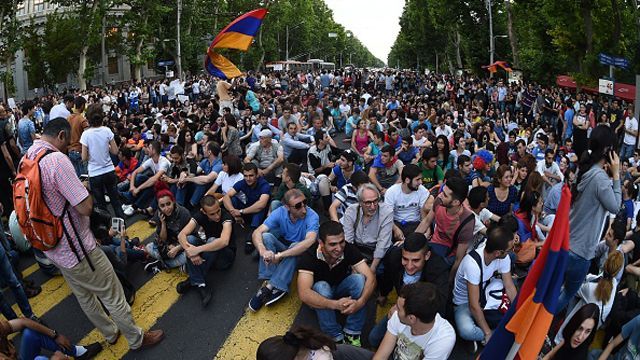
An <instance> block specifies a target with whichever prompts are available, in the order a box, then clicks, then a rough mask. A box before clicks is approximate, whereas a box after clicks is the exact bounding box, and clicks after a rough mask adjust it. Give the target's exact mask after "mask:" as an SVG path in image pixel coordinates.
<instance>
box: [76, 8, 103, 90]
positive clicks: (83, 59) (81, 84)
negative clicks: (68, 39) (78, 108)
mask: <svg viewBox="0 0 640 360" xmlns="http://www.w3.org/2000/svg"><path fill="white" fill-rule="evenodd" d="M100 2H101V1H98V0H94V1H93V4H92V5H91V10H90V12H89V13H88V14H81V16H83V18H84V20H86V22H87V23H86V25H85V26H86V27H85V29H84V30H85V33H86V34H87V36H84V37H85V40H84V43H83V44H82V47H81V49H80V59H79V61H78V88H79V89H80V90H81V91H84V90H87V79H86V78H85V71H86V70H87V53H88V52H89V44H88V43H87V42H88V38H89V36H88V33H89V32H90V30H91V27H92V26H93V20H94V19H93V15H94V14H95V13H96V10H97V9H98V5H99V4H100Z"/></svg>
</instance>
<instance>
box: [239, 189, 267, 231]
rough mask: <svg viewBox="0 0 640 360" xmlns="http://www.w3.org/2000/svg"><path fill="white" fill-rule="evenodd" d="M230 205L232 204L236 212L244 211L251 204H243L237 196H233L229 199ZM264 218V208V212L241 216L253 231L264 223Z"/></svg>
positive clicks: (265, 210) (265, 213) (265, 211)
mask: <svg viewBox="0 0 640 360" xmlns="http://www.w3.org/2000/svg"><path fill="white" fill-rule="evenodd" d="M231 203H232V204H233V207H234V208H235V209H238V210H240V209H246V208H248V207H249V205H251V204H245V203H244V202H242V200H241V199H240V198H239V197H237V196H234V197H232V198H231ZM266 216H267V208H266V207H265V208H264V210H262V211H260V212H257V213H255V214H246V215H244V216H243V218H244V220H245V222H246V223H249V225H250V226H251V227H252V228H254V229H255V228H257V227H258V226H260V225H261V224H262V223H263V222H264V219H265V218H266ZM247 220H248V221H247Z"/></svg>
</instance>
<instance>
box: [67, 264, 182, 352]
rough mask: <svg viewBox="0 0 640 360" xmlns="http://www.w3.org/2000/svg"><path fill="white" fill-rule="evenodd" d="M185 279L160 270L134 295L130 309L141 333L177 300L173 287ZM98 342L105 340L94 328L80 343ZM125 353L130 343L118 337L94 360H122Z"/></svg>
mask: <svg viewBox="0 0 640 360" xmlns="http://www.w3.org/2000/svg"><path fill="white" fill-rule="evenodd" d="M186 278H187V275H186V274H183V273H181V272H180V271H179V270H177V269H173V270H171V272H165V271H162V272H160V273H158V274H156V275H155V276H154V277H153V278H151V280H149V281H147V282H146V283H145V284H144V285H143V286H142V287H141V288H140V289H139V290H138V291H137V292H136V300H135V302H134V303H133V306H132V307H131V312H132V313H133V319H134V321H135V322H136V324H137V325H138V326H140V327H141V328H142V329H143V330H149V329H150V328H151V327H152V326H153V325H154V324H155V323H156V321H158V319H159V318H160V317H161V316H162V315H164V314H165V313H166V312H167V311H168V310H169V309H170V308H171V306H173V304H175V302H176V301H178V298H179V297H180V295H179V294H178V292H177V291H176V285H177V284H178V283H179V282H180V281H183V280H185V279H186ZM98 341H99V342H104V337H103V336H102V334H101V333H100V332H99V331H98V330H97V329H93V330H92V331H91V332H90V333H89V334H88V335H87V336H85V337H84V339H82V340H81V341H80V342H79V343H80V344H83V345H87V344H91V343H94V342H98ZM127 352H129V344H128V343H127V340H125V338H124V336H120V338H119V339H118V341H117V342H116V343H115V345H107V346H106V347H105V348H104V350H102V352H101V353H100V354H98V356H96V357H95V359H96V360H100V359H104V360H112V359H121V358H122V357H123V356H124V355H125V354H126V353H127Z"/></svg>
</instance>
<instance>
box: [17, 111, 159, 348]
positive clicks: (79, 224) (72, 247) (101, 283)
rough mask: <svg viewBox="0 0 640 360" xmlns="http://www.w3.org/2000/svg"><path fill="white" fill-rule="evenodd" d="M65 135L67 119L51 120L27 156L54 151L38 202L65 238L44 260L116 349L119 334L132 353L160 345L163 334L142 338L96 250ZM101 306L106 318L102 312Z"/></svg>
mask: <svg viewBox="0 0 640 360" xmlns="http://www.w3.org/2000/svg"><path fill="white" fill-rule="evenodd" d="M70 134H71V126H70V125H69V122H68V121H67V120H66V119H60V118H55V119H52V120H51V121H49V123H48V124H47V125H46V126H45V128H44V130H43V133H42V139H41V140H36V141H35V142H34V144H33V146H32V147H31V148H30V149H29V151H28V152H27V154H26V156H27V158H29V159H34V158H35V157H36V156H37V155H38V154H39V153H41V152H42V151H47V150H51V151H54V152H53V153H51V154H49V155H46V156H44V157H43V158H42V159H41V160H40V175H41V179H42V187H43V188H42V194H43V200H44V202H45V203H46V204H47V206H48V207H49V209H50V210H51V212H52V213H53V215H54V216H57V217H60V218H62V219H63V225H64V227H65V229H68V230H69V231H67V232H66V233H67V234H69V236H70V237H67V234H65V235H64V236H63V237H62V239H61V240H60V242H59V243H58V245H57V246H56V247H55V248H53V249H51V250H48V251H46V252H45V254H46V256H47V257H48V258H49V259H50V260H51V261H52V262H53V263H54V264H56V266H57V267H58V268H59V269H60V273H61V274H62V276H63V277H64V278H65V280H66V281H67V284H68V285H69V287H70V288H71V290H72V291H73V293H74V294H75V296H76V298H77V300H78V302H79V303H80V307H81V308H82V310H83V311H84V313H85V315H87V317H88V318H89V320H90V321H91V322H92V323H93V325H94V326H95V327H96V328H98V330H99V331H100V332H101V333H102V334H103V336H104V337H105V338H106V339H107V341H108V342H109V343H110V344H115V342H116V341H117V340H118V337H119V335H120V332H122V334H123V335H124V337H125V338H126V339H127V342H128V343H129V347H130V348H131V349H132V350H137V349H141V348H144V347H148V346H152V345H155V344H157V343H159V342H160V341H162V338H163V337H164V333H163V331H162V330H154V331H148V332H146V333H144V334H143V333H142V329H140V328H139V327H138V326H136V324H135V323H134V321H133V317H132V315H131V308H130V307H129V305H128V304H127V302H126V299H125V296H124V291H123V290H122V286H120V284H119V282H118V278H117V276H116V274H115V272H114V270H113V267H112V266H111V263H110V262H109V260H108V259H107V257H106V256H105V254H104V252H102V250H101V249H100V247H98V246H96V240H95V238H94V236H93V233H92V232H91V230H90V227H89V215H91V212H92V209H93V200H92V198H91V196H90V195H89V192H88V191H87V190H86V188H85V187H84V186H83V185H82V183H81V182H80V180H79V179H78V177H77V176H76V175H75V170H74V168H73V164H71V161H70V160H69V158H68V157H67V156H66V155H64V152H66V151H67V148H68V146H69V141H70ZM98 300H99V301H98ZM101 303H102V305H101ZM103 305H104V307H105V308H106V309H107V310H108V311H109V314H110V315H111V317H109V316H107V314H106V313H105V312H104V310H103V307H102V306H103Z"/></svg>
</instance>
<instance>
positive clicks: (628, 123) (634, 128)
mask: <svg viewBox="0 0 640 360" xmlns="http://www.w3.org/2000/svg"><path fill="white" fill-rule="evenodd" d="M627 111H628V112H629V116H627V118H626V119H625V120H624V140H623V142H622V146H621V147H620V159H628V158H630V157H632V156H633V150H634V149H635V147H636V137H637V136H638V119H636V117H635V116H634V115H635V114H634V113H633V107H632V106H629V108H628V109H627Z"/></svg>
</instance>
